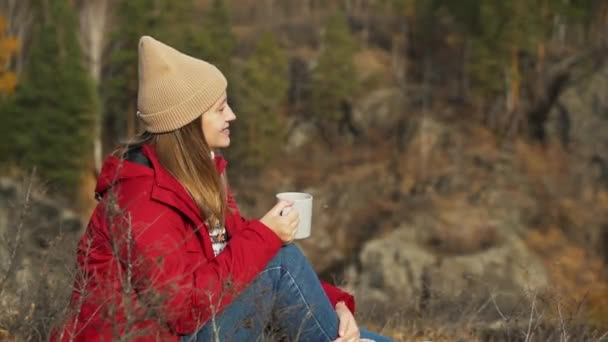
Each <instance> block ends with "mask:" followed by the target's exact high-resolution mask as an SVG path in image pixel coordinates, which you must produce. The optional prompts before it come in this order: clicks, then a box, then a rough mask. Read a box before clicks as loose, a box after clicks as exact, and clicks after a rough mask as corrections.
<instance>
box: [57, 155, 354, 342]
mask: <svg viewBox="0 0 608 342" xmlns="http://www.w3.org/2000/svg"><path fill="white" fill-rule="evenodd" d="M142 152H143V155H144V156H145V157H147V159H148V160H149V161H150V163H151V164H152V168H149V167H147V166H145V165H142V164H138V163H134V162H131V161H126V160H121V159H119V158H116V157H109V158H108V159H107V160H106V161H105V163H104V166H103V169H102V171H101V174H100V176H99V179H98V182H97V186H96V189H95V192H96V193H97V194H99V195H100V203H99V204H98V206H97V207H96V208H95V211H94V212H93V215H92V217H91V220H90V222H89V225H88V227H87V230H86V232H85V234H84V235H83V237H82V238H81V240H80V242H79V245H78V249H77V266H78V267H77V274H76V279H75V282H74V289H73V292H72V298H71V308H72V309H73V315H72V317H71V319H70V320H69V321H68V322H67V323H66V324H65V325H63V326H62V327H60V328H58V329H56V330H55V331H54V333H53V336H52V337H51V340H57V341H69V340H70V337H71V336H72V337H73V339H72V340H73V341H110V340H115V339H116V337H118V336H123V337H124V336H129V337H131V338H132V340H136V341H171V340H173V341H178V340H179V336H180V335H186V334H191V333H193V332H195V331H196V329H197V328H199V327H200V326H201V325H203V324H204V323H205V322H206V321H207V320H208V319H209V318H210V316H211V314H212V312H213V311H215V312H216V313H217V312H219V311H221V310H222V308H223V307H224V306H226V305H227V304H229V303H230V302H231V301H232V300H233V298H235V296H237V295H238V293H240V291H241V290H242V289H243V288H244V287H245V286H246V285H247V284H249V283H250V282H251V281H252V280H253V279H254V278H255V277H256V275H257V274H258V273H259V272H260V271H262V270H263V269H264V267H265V265H266V264H267V263H268V262H269V261H270V260H271V259H272V258H273V257H274V256H275V254H276V253H277V252H278V250H279V248H280V247H281V245H282V242H281V240H280V239H279V238H278V237H277V236H276V235H275V234H274V232H272V231H271V230H270V229H269V228H268V227H266V226H265V225H264V224H262V223H261V222H260V221H258V220H246V219H244V218H243V217H242V216H241V215H240V213H239V211H238V209H237V207H236V204H235V203H234V200H233V199H232V196H231V195H230V194H229V196H228V206H229V207H230V209H231V211H230V212H229V213H227V216H226V219H225V224H226V230H227V232H228V234H229V236H230V237H231V238H230V240H229V243H228V244H227V245H226V248H225V249H224V250H223V251H222V252H221V253H220V254H219V255H218V256H217V257H214V255H213V250H212V247H211V239H210V238H209V236H208V233H207V227H206V226H205V224H204V223H203V222H204V218H203V217H202V216H201V213H200V211H199V210H198V209H197V207H196V205H195V202H194V201H193V200H192V198H191V197H190V196H189V195H188V193H187V192H186V190H185V189H184V188H183V186H182V185H181V184H180V183H179V182H178V181H177V180H176V179H175V178H173V177H172V176H171V175H170V174H169V173H168V172H167V171H166V170H165V169H164V168H163V167H161V165H160V164H159V161H158V159H157V158H156V156H155V154H154V150H153V148H152V147H150V146H149V145H144V147H143V149H142ZM215 164H216V167H217V169H218V172H219V173H222V172H223V170H224V169H225V167H226V162H225V160H224V159H222V158H221V157H216V158H215ZM323 287H324V289H325V291H326V293H327V295H328V297H329V299H330V301H331V302H332V303H333V304H334V305H335V304H336V302H338V301H345V302H346V303H347V305H348V306H349V308H350V309H351V311H354V299H353V297H352V296H350V295H349V294H348V293H346V292H343V291H341V290H339V289H337V288H335V287H333V286H331V285H329V284H325V283H323Z"/></svg>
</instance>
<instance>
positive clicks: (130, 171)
mask: <svg viewBox="0 0 608 342" xmlns="http://www.w3.org/2000/svg"><path fill="white" fill-rule="evenodd" d="M142 153H143V155H144V156H145V157H146V158H147V159H148V160H149V161H150V164H151V165H152V168H151V167H148V166H146V165H142V164H139V163H136V162H133V161H129V160H126V159H122V158H118V157H116V156H108V157H107V158H106V160H105V161H104V163H103V166H102V168H101V172H100V173H99V177H98V178H97V184H96V185H95V196H96V197H99V196H101V195H102V194H103V193H105V192H106V191H108V190H109V189H110V188H111V187H112V186H113V185H115V184H118V183H120V182H122V181H125V180H127V179H132V178H139V177H153V178H154V180H155V182H154V183H155V184H158V185H163V184H164V185H167V186H169V187H175V186H176V185H177V184H179V182H178V181H177V180H176V179H175V178H174V177H173V176H171V175H170V174H169V173H168V172H167V171H166V170H165V169H164V168H163V167H162V166H161V165H160V162H159V161H158V159H157V158H156V154H155V152H154V149H153V148H152V146H150V145H143V147H142ZM213 162H214V163H215V167H216V169H217V171H218V173H219V174H221V173H222V172H224V170H225V169H226V166H227V165H228V162H227V161H226V160H225V159H224V158H223V157H222V156H219V155H216V156H215V157H214V158H213ZM180 187H181V186H180Z"/></svg>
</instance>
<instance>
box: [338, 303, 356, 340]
mask: <svg viewBox="0 0 608 342" xmlns="http://www.w3.org/2000/svg"><path fill="white" fill-rule="evenodd" d="M336 313H337V314H338V319H339V320H340V327H339V328H338V338H337V339H335V340H334V342H358V341H359V339H360V338H361V334H360V333H359V327H358V326H357V322H356V321H355V316H353V314H352V312H350V310H348V307H346V304H344V302H338V304H336Z"/></svg>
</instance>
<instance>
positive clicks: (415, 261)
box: [359, 226, 548, 298]
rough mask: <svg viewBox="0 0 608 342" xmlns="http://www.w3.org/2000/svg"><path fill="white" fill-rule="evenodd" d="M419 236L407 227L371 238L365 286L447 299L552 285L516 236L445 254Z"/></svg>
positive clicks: (363, 276) (366, 250)
mask: <svg viewBox="0 0 608 342" xmlns="http://www.w3.org/2000/svg"><path fill="white" fill-rule="evenodd" d="M420 237H421V234H416V229H415V228H414V227H410V226H404V227H401V228H399V229H397V230H396V231H394V232H392V233H391V234H389V235H387V236H386V237H383V238H379V239H375V240H372V241H370V242H368V243H367V244H366V245H365V247H364V248H363V250H362V251H361V254H360V262H361V274H360V279H359V280H360V282H361V285H362V286H364V287H369V288H376V289H384V290H386V291H389V292H390V293H398V294H400V296H403V297H404V298H414V297H419V296H421V295H422V294H423V292H424V291H429V292H430V293H432V294H440V295H442V296H447V297H457V296H460V295H462V294H464V293H466V292H467V291H476V290H483V291H488V290H491V291H499V292H501V293H514V294H521V293H523V291H525V290H527V289H540V288H544V287H546V286H547V284H548V281H547V275H546V272H545V269H544V267H543V266H542V263H541V261H540V260H539V259H538V258H537V257H536V256H535V255H533V254H532V253H531V252H530V251H529V250H528V249H527V247H526V245H525V244H524V242H523V241H522V240H521V239H520V238H518V237H517V236H516V235H514V234H513V235H510V236H507V237H505V238H503V239H501V243H500V244H498V245H495V246H492V247H490V248H487V249H485V250H482V251H477V252H473V253H468V254H463V255H447V256H446V255H442V254H440V253H437V252H436V251H434V250H433V249H432V248H430V247H428V246H425V243H424V242H423V241H421V238H420Z"/></svg>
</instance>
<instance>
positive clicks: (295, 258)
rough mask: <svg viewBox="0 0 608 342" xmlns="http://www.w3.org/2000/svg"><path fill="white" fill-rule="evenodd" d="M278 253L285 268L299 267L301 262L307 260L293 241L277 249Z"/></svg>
mask: <svg viewBox="0 0 608 342" xmlns="http://www.w3.org/2000/svg"><path fill="white" fill-rule="evenodd" d="M279 255H280V256H281V264H282V266H284V267H286V268H287V269H290V268H293V267H298V268H299V267H301V265H302V263H307V262H308V261H307V260H306V257H305V256H304V254H303V253H302V251H301V250H300V248H298V246H296V245H295V244H293V243H290V244H289V245H287V246H283V247H281V250H280V251H279Z"/></svg>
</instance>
